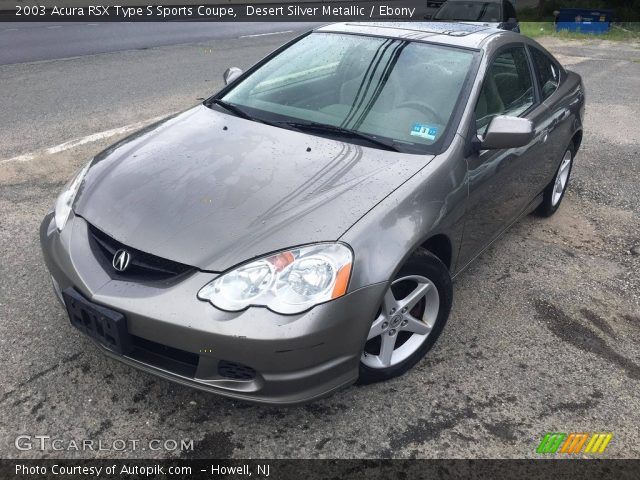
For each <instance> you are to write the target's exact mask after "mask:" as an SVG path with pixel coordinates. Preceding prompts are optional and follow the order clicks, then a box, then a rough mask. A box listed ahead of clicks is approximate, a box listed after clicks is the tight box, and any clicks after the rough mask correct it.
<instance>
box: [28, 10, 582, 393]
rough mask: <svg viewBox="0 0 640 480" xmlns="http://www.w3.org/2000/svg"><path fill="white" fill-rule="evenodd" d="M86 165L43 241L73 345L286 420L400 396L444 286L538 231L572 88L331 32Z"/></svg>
mask: <svg viewBox="0 0 640 480" xmlns="http://www.w3.org/2000/svg"><path fill="white" fill-rule="evenodd" d="M225 83H226V86H225V87H224V88H223V89H222V90H221V91H220V92H218V93H216V94H215V95H214V96H213V97H211V98H209V99H208V100H206V101H205V102H204V103H203V104H202V105H198V106H196V107H194V108H191V109H189V110H186V111H185V112H183V113H180V114H178V115H174V116H172V117H170V118H167V119H165V120H163V121H161V122H158V123H156V124H154V125H151V126H150V127H147V128H145V129H143V130H141V131H139V132H137V133H135V134H133V135H131V136H130V137H128V138H126V139H124V140H123V141H121V142H119V143H117V144H115V145H113V146H112V147H110V148H108V149H106V150H105V151H103V152H101V153H100V154H98V155H96V157H95V158H94V159H92V160H91V161H90V162H89V163H88V164H87V165H86V166H85V167H84V168H82V169H81V170H80V171H79V172H78V174H77V175H76V176H74V178H73V179H72V180H71V181H70V183H69V184H68V185H67V186H66V187H65V189H64V191H63V192H62V193H61V194H60V197H59V198H58V200H57V201H56V204H55V208H54V209H53V210H52V211H51V212H50V213H49V214H47V216H46V217H45V219H44V221H43V222H42V226H41V232H40V236H41V242H42V249H43V252H44V258H45V261H46V263H47V266H48V268H49V270H50V272H51V275H52V278H53V284H54V288H55V291H56V294H57V296H58V298H59V299H60V301H61V302H62V303H63V305H64V306H65V308H66V309H67V312H68V314H69V317H70V319H71V323H72V325H74V326H75V327H77V328H78V329H79V330H81V331H82V332H84V333H85V334H86V335H88V336H89V337H90V338H91V339H92V340H93V341H94V342H95V344H96V345H97V346H98V347H99V348H101V349H102V350H103V351H104V353H105V354H107V355H110V356H112V357H113V358H116V359H118V360H121V361H123V362H125V363H128V364H130V365H132V366H134V367H137V368H140V369H142V370H146V371H148V372H152V373H154V374H156V375H159V376H161V377H164V378H167V379H170V380H173V381H176V382H179V383H182V384H185V385H189V386H192V387H196V388H200V389H203V390H207V391H211V392H216V393H220V394H222V395H227V396H230V397H234V398H239V399H246V400H253V401H259V402H264V403H276V404H277V403H279V404H288V403H297V402H304V401H309V400H312V399H314V398H317V397H319V396H322V395H325V394H327V393H329V392H331V391H333V390H335V389H337V388H340V387H342V386H345V385H348V384H351V383H353V382H355V381H360V382H361V383H369V382H375V381H379V380H384V379H387V378H391V377H394V376H397V375H400V374H402V373H403V372H405V371H407V370H408V369H410V368H411V366H413V365H414V364H415V363H416V362H418V361H420V359H421V358H422V357H423V356H424V355H425V354H426V353H427V352H428V350H429V349H430V348H431V346H432V345H433V344H434V342H435V341H436V340H437V338H438V336H439V335H440V333H441V332H442V330H443V327H444V324H445V322H446V320H447V317H448V315H449V311H450V308H451V304H452V301H453V288H452V278H454V277H455V276H456V275H457V274H458V273H459V272H461V271H462V270H463V269H464V268H465V267H466V266H467V265H468V264H469V263H470V262H471V261H472V260H473V259H474V258H475V257H477V256H478V255H479V254H480V253H481V252H482V251H483V250H484V249H485V248H486V247H487V246H488V245H489V244H491V243H492V242H493V241H494V240H495V239H496V238H497V237H498V236H499V235H500V234H501V233H503V232H504V231H505V230H506V229H507V228H508V227H509V226H510V225H511V224H513V223H514V222H515V221H516V220H517V219H518V218H519V217H521V216H522V215H525V214H527V213H529V212H532V211H534V210H536V211H537V212H538V213H539V214H541V215H551V214H553V213H554V212H555V211H556V210H557V209H558V207H559V206H560V204H561V201H562V197H563V195H564V193H565V191H566V189H567V186H568V185H569V178H570V174H571V167H572V165H573V160H574V157H575V154H576V152H577V151H578V149H579V147H580V143H581V140H582V119H583V114H584V101H585V100H584V88H583V85H582V81H581V79H580V77H579V76H578V75H577V74H575V73H573V72H570V71H566V70H565V69H564V68H562V67H561V66H560V64H559V63H558V62H557V61H556V60H555V59H554V58H553V57H552V56H551V55H550V54H549V53H548V52H547V51H546V50H544V49H543V48H542V47H541V46H540V45H538V44H537V43H536V42H535V41H533V40H531V39H528V38H526V37H523V36H521V35H519V34H517V33H513V32H507V31H503V30H498V29H493V28H489V27H486V26H483V25H470V24H455V23H451V24H447V23H442V22H438V23H410V24H402V23H386V24H336V25H330V26H325V27H321V28H319V29H317V30H315V31H313V32H309V33H308V34H305V35H302V36H301V37H299V38H296V39H295V40H293V41H291V42H289V43H288V44H287V45H285V46H283V47H282V48H280V49H278V50H277V51H275V52H274V53H273V54H271V55H270V56H268V57H267V58H265V59H264V60H262V61H261V62H259V63H258V64H256V65H255V66H253V67H252V68H250V69H249V70H248V71H247V72H242V71H241V70H240V69H237V68H232V69H229V70H228V71H227V72H226V73H225Z"/></svg>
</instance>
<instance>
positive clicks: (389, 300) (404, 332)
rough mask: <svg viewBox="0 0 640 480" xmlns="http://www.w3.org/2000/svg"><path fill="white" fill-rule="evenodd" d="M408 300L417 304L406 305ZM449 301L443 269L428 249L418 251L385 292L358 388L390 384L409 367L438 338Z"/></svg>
mask: <svg viewBox="0 0 640 480" xmlns="http://www.w3.org/2000/svg"><path fill="white" fill-rule="evenodd" d="M390 295H391V296H390ZM410 297H412V298H413V299H414V300H416V299H417V303H412V302H407V300H408V299H409V298H410ZM452 301H453V287H452V285H451V276H450V275H449V270H448V269H447V267H446V265H445V264H444V263H442V261H440V259H439V258H438V257H436V256H435V255H433V254H431V253H429V252H428V251H427V250H424V249H419V250H417V251H416V252H415V253H413V255H411V257H410V258H409V260H407V262H406V263H405V264H404V265H403V266H402V268H401V269H400V271H399V272H398V274H397V275H396V277H395V278H394V280H393V281H392V282H391V284H390V286H389V287H388V289H387V291H386V293H385V297H384V299H383V300H382V305H381V306H380V309H379V311H378V315H377V317H376V318H375V319H374V321H373V323H372V325H371V330H370V332H369V336H368V338H367V341H366V343H365V347H364V351H363V353H362V356H361V358H360V377H359V379H358V383H359V384H361V385H362V384H369V383H375V382H380V381H384V380H388V379H390V378H393V377H397V376H399V375H402V374H403V373H405V372H406V371H407V370H409V369H410V368H411V367H413V366H414V365H415V364H416V363H417V362H418V361H419V360H420V359H422V357H424V356H425V354H426V353H427V352H428V351H429V350H430V349H431V347H432V346H433V345H434V343H435V342H436V340H437V339H438V336H439V335H440V333H441V332H442V329H443V328H444V325H445V323H446V322H447V319H448V318H449V312H450V311H451V303H452ZM392 312H393V313H392ZM416 332H422V333H416ZM383 342H384V344H383ZM389 345H391V346H389ZM390 348H391V354H390V356H389V351H390V350H389V349H390Z"/></svg>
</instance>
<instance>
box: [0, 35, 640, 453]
mask: <svg viewBox="0 0 640 480" xmlns="http://www.w3.org/2000/svg"><path fill="white" fill-rule="evenodd" d="M289 36H290V35H283V36H278V37H263V38H250V39H226V40H216V41H212V42H208V43H207V42H205V43H198V44H192V45H180V46H168V47H159V48H151V49H146V50H132V51H126V52H115V53H109V54H101V55H92V56H85V57H78V58H74V59H67V60H54V61H49V62H39V63H31V64H19V65H5V66H1V67H0V83H1V84H2V85H3V90H4V92H5V95H4V96H3V97H2V98H1V99H0V111H2V112H3V114H2V116H0V137H2V138H3V141H2V145H0V152H1V155H0V158H1V159H9V158H12V157H15V156H18V155H25V154H31V155H32V157H31V159H29V160H26V161H9V162H2V160H1V159H0V162H2V163H0V212H1V215H0V252H1V255H0V365H2V375H0V457H13V458H23V457H24V458H26V457H39V458H42V457H51V458H55V457H87V458H109V457H118V458H138V457H152V458H162V457H172V458H175V457H183V458H199V457H214V458H291V457H294V458H360V457H370V458H374V457H376V458H377V457H391V458H520V457H536V453H535V449H536V447H537V445H538V443H539V442H540V440H541V438H542V436H543V435H544V433H545V432H548V431H556V432H613V434H614V437H613V440H612V441H611V443H610V446H609V447H608V449H607V451H606V453H605V454H604V456H607V457H612V458H638V457H640V416H639V415H638V412H640V395H639V393H638V392H640V344H639V342H638V339H639V338H640V275H639V272H640V195H639V193H640V190H639V187H638V185H639V181H640V163H639V162H638V160H639V158H640V156H639V154H640V124H639V123H638V121H637V119H638V118H639V116H640V100H639V97H638V92H640V45H638V44H618V43H616V44H611V43H604V42H601V41H597V40H594V41H592V42H588V43H585V42H582V43H580V42H567V43H560V42H558V41H556V40H544V39H543V43H545V44H546V45H547V46H548V47H549V48H550V50H551V51H552V52H554V53H555V54H557V55H558V58H559V59H560V60H561V61H562V62H563V63H564V64H565V65H566V66H567V67H568V68H570V69H573V70H575V71H577V72H578V73H580V74H581V75H582V76H583V79H584V82H585V85H586V90H587V95H588V96H587V118H586V130H585V134H584V140H583V145H582V148H581V150H580V152H579V154H578V156H577V159H576V163H575V167H574V170H573V174H572V179H571V183H570V186H569V191H568V194H567V196H566V198H565V200H564V202H563V204H562V206H561V208H560V210H559V212H558V213H557V214H556V215H555V216H554V217H552V218H550V219H540V218H535V217H526V218H523V219H522V220H521V221H520V222H519V223H518V224H517V225H515V226H514V227H513V228H512V229H511V230H510V231H509V232H508V233H506V234H505V235H504V236H503V237H502V238H501V239H500V240H499V241H497V242H496V243H495V244H494V245H493V246H492V247H491V248H490V249H489V250H488V251H487V252H486V253H485V254H483V255H482V256H481V257H480V258H479V259H478V260H477V261H476V262H475V263H474V265H473V266H472V267H471V268H469V269H468V270H467V271H466V272H464V273H463V274H462V275H460V276H459V277H458V279H457V281H456V283H455V286H454V306H453V310H452V313H451V317H450V319H449V322H448V324H447V326H446V329H445V331H444V334H443V335H442V336H441V337H440V340H439V341H438V343H437V344H436V346H435V347H434V348H433V350H432V351H431V352H430V354H429V355H428V356H427V357H426V358H425V359H424V360H423V361H422V362H420V363H419V364H418V365H417V366H416V367H415V368H414V369H413V370H412V371H411V372H409V373H408V374H406V375H404V376H403V377H401V378H398V379H395V380H393V381H389V382H386V383H382V384H376V385H370V386H363V387H351V388H348V389H345V390H342V391H339V392H337V393H336V394H334V395H332V396H330V397H328V398H325V399H323V400H319V401H316V402H314V403H311V404H308V405H304V406H298V407H290V408H275V407H272V408H270V407H263V406H255V405H251V404H247V403H241V402H237V401H231V400H227V399H224V398H221V397H217V396H214V395H210V394H205V393H201V392H197V391H194V390H190V389H188V388H185V387H181V386H177V385H174V384H172V383H169V382H167V381H164V380H160V379H158V378H155V377H153V376H150V375H147V374H144V373H141V372H138V371H136V370H134V369H132V368H130V367H127V366H125V365H122V364H120V363H118V362H116V361H113V360H110V359H107V358H105V357H104V356H103V355H101V354H100V353H99V352H98V351H97V350H96V348H95V347H94V346H93V345H92V344H91V343H90V341H89V340H87V339H86V338H84V337H83V336H82V335H81V334H80V333H79V332H77V331H76V330H75V329H74V328H73V327H72V326H71V325H70V323H69V321H68V320H67V318H66V314H65V312H64V311H63V309H62V308H61V307H60V305H59V304H58V302H57V301H56V299H55V297H54V295H53V292H52V289H51V285H50V282H49V277H48V274H47V271H46V268H45V266H44V263H43V261H42V257H41V254H40V247H39V243H38V226H39V223H40V220H41V219H42V217H43V215H44V214H45V212H46V211H47V210H48V209H49V208H50V207H51V206H52V204H53V202H54V200H55V198H56V195H57V193H58V192H59V190H60V189H61V187H62V185H63V184H64V183H65V182H66V180H67V178H68V177H69V176H70V175H71V173H72V171H73V170H74V169H75V168H77V167H78V166H80V165H81V164H83V162H84V161H85V160H86V159H87V158H88V157H90V156H91V155H93V154H95V153H97V152H98V151H99V150H101V149H102V148H104V147H106V146H107V145H108V144H110V143H112V142H114V141H115V140H116V139H117V138H118V136H117V135H116V136H112V137H110V138H108V139H103V140H98V141H94V142H90V143H86V144H83V145H80V146H77V147H75V148H71V149H68V150H65V151H63V152H59V153H47V151H46V148H48V147H51V146H53V145H57V144H60V143H63V142H66V141H68V140H71V139H74V138H79V137H82V136H84V135H89V134H92V133H95V132H101V131H104V130H107V129H111V128H116V127H119V126H122V125H126V124H130V123H134V122H139V121H142V120H145V119H149V118H152V117H154V116H157V115H162V114H168V113H170V112H173V111H176V110H179V109H183V108H187V107H189V106H190V105H193V104H195V103H196V102H197V101H198V98H200V97H204V96H206V95H207V94H208V93H210V92H212V91H214V90H215V89H216V88H218V87H219V86H220V84H221V80H220V78H221V73H222V71H223V70H224V69H225V68H226V67H227V66H229V65H236V64H238V65H239V66H242V67H246V66H248V65H249V64H251V63H252V62H253V61H255V60H257V59H258V58H260V57H261V56H263V55H264V54H266V53H267V52H268V51H270V50H272V49H273V48H275V47H276V46H277V45H279V44H280V43H282V42H284V40H285V39H286V38H289ZM6 93H10V94H9V95H6ZM20 434H28V435H49V436H51V437H55V438H61V439H63V441H64V442H69V441H70V440H72V439H75V440H79V439H95V440H98V439H100V440H102V441H103V442H105V443H109V442H113V440H115V439H140V440H141V441H142V442H146V441H148V440H150V439H176V440H180V439H191V440H193V442H194V448H193V450H187V451H179V450H174V451H165V450H160V451H150V450H148V449H147V450H136V451H133V450H126V451H123V452H109V451H102V452H95V451H84V452H59V451H53V450H51V449H47V450H45V451H40V450H30V451H20V450H17V449H16V448H15V446H14V441H15V438H16V436H17V435H20Z"/></svg>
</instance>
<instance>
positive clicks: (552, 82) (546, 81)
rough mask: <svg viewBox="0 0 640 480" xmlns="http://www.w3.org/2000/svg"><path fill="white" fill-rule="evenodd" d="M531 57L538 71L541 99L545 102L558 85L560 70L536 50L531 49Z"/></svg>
mask: <svg viewBox="0 0 640 480" xmlns="http://www.w3.org/2000/svg"><path fill="white" fill-rule="evenodd" d="M531 55H532V57H533V63H534V64H535V66H536V70H537V71H538V81H539V82H540V89H541V91H542V99H543V100H546V99H547V98H549V97H550V96H551V95H553V93H554V92H555V91H556V89H557V88H558V85H559V84H560V70H559V69H558V67H557V66H556V64H555V63H554V62H553V61H551V59H550V58H549V57H548V56H547V55H546V54H545V53H543V52H541V51H540V50H538V49H537V48H534V47H531Z"/></svg>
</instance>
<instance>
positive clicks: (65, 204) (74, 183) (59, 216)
mask: <svg viewBox="0 0 640 480" xmlns="http://www.w3.org/2000/svg"><path fill="white" fill-rule="evenodd" d="M90 166H91V162H89V163H87V164H86V165H85V166H84V167H83V168H82V170H80V171H79V172H78V173H77V174H76V176H75V177H73V178H72V179H71V181H70V182H69V183H67V185H66V186H65V187H64V190H63V191H62V193H61V194H60V195H59V196H58V199H57V200H56V207H55V219H56V227H57V228H58V230H62V229H63V228H64V226H65V224H66V223H67V219H68V218H69V214H70V213H71V207H72V206H73V201H74V200H75V198H76V194H77V193H78V189H79V188H80V184H81V183H82V180H83V179H84V176H85V174H86V173H87V170H89V167H90Z"/></svg>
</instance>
